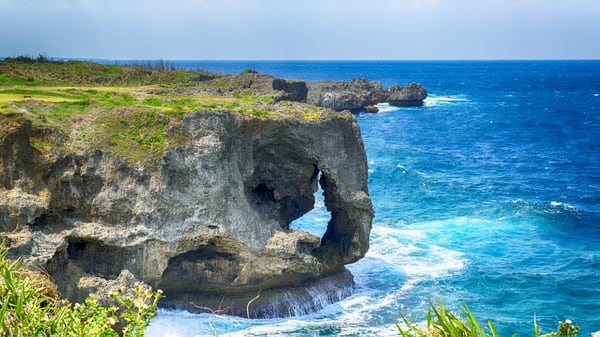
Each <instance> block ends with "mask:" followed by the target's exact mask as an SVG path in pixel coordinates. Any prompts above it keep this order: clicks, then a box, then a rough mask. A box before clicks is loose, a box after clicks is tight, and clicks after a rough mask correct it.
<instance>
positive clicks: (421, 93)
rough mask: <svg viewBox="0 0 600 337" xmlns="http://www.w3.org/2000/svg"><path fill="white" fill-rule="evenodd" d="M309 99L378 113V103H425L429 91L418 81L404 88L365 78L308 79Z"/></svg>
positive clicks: (417, 104) (339, 109)
mask: <svg viewBox="0 0 600 337" xmlns="http://www.w3.org/2000/svg"><path fill="white" fill-rule="evenodd" d="M307 85H308V95H307V102H308V103H310V104H315V105H317V106H320V107H324V108H329V109H334V110H338V111H341V110H351V111H357V110H363V109H365V110H366V111H367V112H377V108H376V107H375V105H377V104H378V103H389V104H391V105H395V106H403V107H408V106H422V105H423V100H425V98H427V90H425V88H424V87H423V85H421V84H419V83H410V84H408V85H406V86H404V87H402V86H400V85H398V84H395V85H393V86H392V87H391V88H387V89H386V88H384V87H383V86H382V85H381V83H379V82H377V81H371V80H367V79H364V78H356V79H353V80H352V81H350V82H331V81H322V82H307Z"/></svg>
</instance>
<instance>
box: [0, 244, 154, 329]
mask: <svg viewBox="0 0 600 337" xmlns="http://www.w3.org/2000/svg"><path fill="white" fill-rule="evenodd" d="M161 294H162V292H161V291H160V290H159V291H157V292H154V291H152V289H150V288H149V287H147V286H144V285H141V284H136V285H135V287H134V288H133V294H126V293H125V292H124V291H119V292H117V293H115V294H113V298H114V300H115V303H116V305H115V306H102V305H100V304H98V301H97V300H96V298H95V297H94V296H93V295H90V296H89V297H88V298H87V299H86V300H85V302H84V303H77V304H74V305H73V304H71V303H69V302H68V301H65V300H61V299H60V298H59V297H58V293H57V291H56V288H55V287H54V285H53V284H52V283H51V282H50V280H49V278H48V276H47V275H45V274H44V273H42V272H34V271H31V270H28V269H27V268H25V267H24V266H23V265H22V264H21V263H20V262H19V261H10V260H9V259H8V258H7V250H6V248H5V247H4V245H3V244H1V243H0V335H2V336H14V337H25V336H73V337H79V336H102V337H117V336H120V335H121V336H125V337H141V336H143V335H144V331H145V330H146V328H147V327H148V324H149V323H150V319H151V318H152V317H154V315H155V313H156V308H157V303H158V300H159V299H160V297H161Z"/></svg>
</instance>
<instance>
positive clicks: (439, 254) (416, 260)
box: [367, 226, 466, 289]
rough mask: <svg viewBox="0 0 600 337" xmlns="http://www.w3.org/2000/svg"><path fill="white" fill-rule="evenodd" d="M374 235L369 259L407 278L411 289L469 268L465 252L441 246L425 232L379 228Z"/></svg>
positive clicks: (376, 228)
mask: <svg viewBox="0 0 600 337" xmlns="http://www.w3.org/2000/svg"><path fill="white" fill-rule="evenodd" d="M372 233H373V236H372V238H373V239H372V244H371V249H370V251H369V252H368V253H367V256H369V257H372V258H376V259H379V260H381V261H385V263H387V264H389V265H390V266H392V267H393V268H395V269H396V270H399V271H400V272H401V273H402V274H404V275H406V277H407V282H406V283H405V285H404V287H406V288H407V289H409V288H411V287H412V286H414V285H415V284H416V283H418V282H420V281H422V280H425V279H435V278H440V277H445V276H448V275H450V274H452V273H453V272H457V271H460V270H462V269H463V268H464V267H465V264H466V260H465V258H464V256H463V254H462V253H461V252H458V251H454V250H451V249H448V248H445V247H443V246H440V245H438V244H437V243H435V242H434V241H433V240H430V239H429V237H428V235H427V233H426V232H425V231H422V230H414V229H404V228H401V229H395V228H390V227H385V226H375V227H374V228H373V231H372Z"/></svg>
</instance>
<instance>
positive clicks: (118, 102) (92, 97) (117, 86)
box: [0, 55, 339, 163]
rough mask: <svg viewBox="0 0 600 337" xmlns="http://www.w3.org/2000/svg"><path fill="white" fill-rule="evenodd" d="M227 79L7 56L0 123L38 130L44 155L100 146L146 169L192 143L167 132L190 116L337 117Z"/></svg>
mask: <svg viewBox="0 0 600 337" xmlns="http://www.w3.org/2000/svg"><path fill="white" fill-rule="evenodd" d="M252 73H253V71H251V70H247V71H246V72H243V73H242V74H241V75H238V76H243V74H252ZM233 79H235V77H231V76H226V75H218V74H210V73H207V72H205V71H186V70H182V69H176V68H174V67H171V66H168V65H167V64H165V63H164V62H162V61H159V62H156V63H149V64H136V65H132V66H118V65H105V64H98V63H92V62H84V61H55V60H52V59H50V58H48V57H46V56H44V55H40V56H38V57H37V58H34V57H28V56H19V57H14V58H7V59H5V60H4V61H0V119H2V118H3V117H2V116H5V118H7V117H6V116H11V117H10V118H25V119H29V120H31V122H32V123H33V125H34V127H36V128H38V129H44V130H45V131H44V132H37V133H34V134H35V136H34V137H36V138H35V139H32V144H34V146H35V147H36V148H37V149H38V150H40V151H42V152H44V153H51V152H52V151H56V150H58V151H60V150H61V149H68V150H87V149H90V148H98V149H103V150H106V151H111V152H113V153H115V154H117V155H121V156H123V157H125V158H126V160H128V161H130V162H136V161H140V160H146V161H147V162H150V163H152V162H157V161H156V158H157V157H159V156H160V155H162V154H163V153H164V152H165V151H168V150H169V149H171V148H173V147H176V146H178V145H180V144H185V143H189V142H191V135H190V134H186V133H185V132H181V131H180V132H173V131H172V129H173V127H174V126H175V125H177V124H178V123H180V122H181V121H182V120H183V118H184V117H185V115H186V114H188V113H191V112H195V111H200V110H209V111H215V112H225V111H229V112H236V113H239V114H240V115H241V116H243V117H244V118H270V119H282V118H285V119H289V118H291V119H297V120H301V121H305V122H317V121H319V120H320V119H322V118H324V117H327V116H328V115H330V114H337V113H335V112H333V111H330V110H325V109H320V108H317V107H315V106H311V105H307V104H302V103H296V102H277V103H276V102H274V99H273V97H272V96H271V95H270V94H269V93H268V92H267V93H265V92H263V93H257V92H253V91H251V90H250V89H248V88H247V87H245V85H246V84H240V83H242V82H243V81H239V80H237V81H236V80H233ZM238 82H239V83H238ZM244 83H245V82H244ZM337 115H338V116H339V114H337Z"/></svg>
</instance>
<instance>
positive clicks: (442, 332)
mask: <svg viewBox="0 0 600 337" xmlns="http://www.w3.org/2000/svg"><path fill="white" fill-rule="evenodd" d="M461 313H462V317H461V316H459V315H456V314H455V313H453V312H451V311H450V310H448V308H446V306H445V305H444V302H443V301H442V300H440V304H439V306H436V305H434V304H433V303H432V302H430V303H429V309H428V310H427V313H426V317H427V322H426V324H425V326H423V325H419V324H416V323H413V322H410V321H409V320H408V319H407V318H406V316H404V315H401V316H400V318H401V319H402V323H404V325H405V327H404V328H403V327H402V325H401V324H400V323H399V322H394V324H395V325H396V328H397V329H398V332H399V333H400V335H401V336H402V337H431V336H435V337H438V336H439V337H499V336H500V335H499V334H498V331H497V330H496V327H495V326H494V324H493V323H492V321H491V320H488V322H487V327H484V326H483V325H482V324H481V323H480V322H479V321H478V320H477V318H476V317H475V315H474V314H473V312H472V311H471V309H470V308H469V306H468V305H467V304H464V305H463V306H462V308H461ZM533 330H534V334H535V337H554V336H560V337H576V336H577V333H578V332H579V326H576V325H573V322H571V321H570V320H568V319H567V320H565V321H564V322H559V323H558V328H557V331H553V332H549V333H546V334H543V335H542V334H541V333H540V328H539V326H538V325H537V322H536V321H535V319H534V321H533ZM513 336H516V334H514V335H513Z"/></svg>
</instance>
